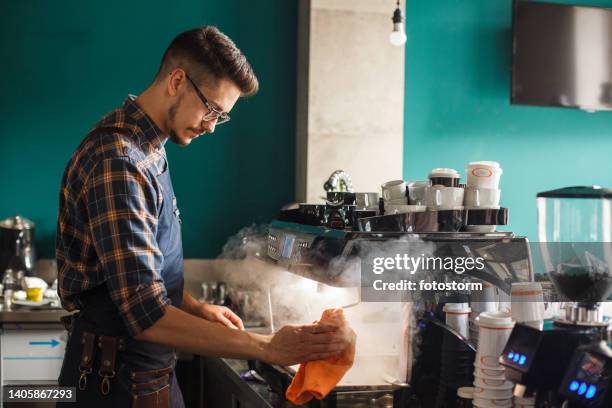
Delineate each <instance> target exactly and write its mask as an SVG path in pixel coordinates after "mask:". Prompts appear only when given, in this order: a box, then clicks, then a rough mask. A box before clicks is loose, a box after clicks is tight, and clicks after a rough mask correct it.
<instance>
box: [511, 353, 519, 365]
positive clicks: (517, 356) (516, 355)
mask: <svg viewBox="0 0 612 408" xmlns="http://www.w3.org/2000/svg"><path fill="white" fill-rule="evenodd" d="M519 358H520V354H518V353H517V354H515V355H514V358H513V359H512V361H514V362H515V363H518V361H519Z"/></svg>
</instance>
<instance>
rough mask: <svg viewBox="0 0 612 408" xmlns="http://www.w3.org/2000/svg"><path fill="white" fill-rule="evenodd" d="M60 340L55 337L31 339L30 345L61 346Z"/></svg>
mask: <svg viewBox="0 0 612 408" xmlns="http://www.w3.org/2000/svg"><path fill="white" fill-rule="evenodd" d="M59 344H60V342H59V341H57V340H55V339H51V341H31V342H30V345H31V346H51V347H57V346H59Z"/></svg>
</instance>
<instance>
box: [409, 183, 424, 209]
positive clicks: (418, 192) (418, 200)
mask: <svg viewBox="0 0 612 408" xmlns="http://www.w3.org/2000/svg"><path fill="white" fill-rule="evenodd" d="M427 187H429V180H427V181H423V180H421V181H411V182H410V183H408V187H407V188H408V203H409V204H413V205H426V201H425V194H426V192H427Z"/></svg>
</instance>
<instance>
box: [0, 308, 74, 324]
mask: <svg viewBox="0 0 612 408" xmlns="http://www.w3.org/2000/svg"><path fill="white" fill-rule="evenodd" d="M68 314H70V313H69V312H67V311H65V310H64V309H50V310H28V309H13V310H1V311H0V324H5V323H57V324H60V318H61V317H62V316H66V315H68Z"/></svg>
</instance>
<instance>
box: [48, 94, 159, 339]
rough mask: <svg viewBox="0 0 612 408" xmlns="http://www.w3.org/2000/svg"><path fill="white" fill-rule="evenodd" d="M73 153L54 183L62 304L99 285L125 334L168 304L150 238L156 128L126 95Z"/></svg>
mask: <svg viewBox="0 0 612 408" xmlns="http://www.w3.org/2000/svg"><path fill="white" fill-rule="evenodd" d="M98 127H113V128H119V129H124V130H126V131H129V132H119V131H115V132H113V131H112V130H109V131H103V132H98V133H93V134H92V133H90V134H89V135H88V136H87V137H86V138H85V139H84V140H83V141H82V142H81V144H80V145H79V147H78V148H77V150H76V151H75V153H74V154H73V155H72V158H71V159H70V161H69V163H68V165H67V167H66V170H65V172H64V176H63V179H62V185H61V190H60V206H59V216H58V225H57V236H56V257H57V263H58V278H59V288H58V289H59V295H60V298H61V301H62V305H63V306H64V308H65V309H67V310H68V311H72V310H75V309H77V308H79V305H78V298H79V295H80V294H82V293H83V292H84V291H87V290H89V289H93V288H95V287H97V286H99V285H102V284H106V286H107V290H108V291H109V294H110V297H111V299H112V300H113V302H114V304H115V305H116V306H117V309H118V311H119V314H120V315H121V318H122V320H123V322H124V324H125V327H126V330H127V332H128V333H129V334H130V335H131V336H135V335H136V334H138V333H140V332H142V331H143V330H145V329H146V328H148V327H150V326H151V325H153V323H155V321H157V320H158V319H159V318H161V317H162V316H163V315H164V313H165V307H166V305H168V304H169V303H170V300H169V299H168V296H167V294H166V288H165V286H164V282H163V279H162V277H161V270H162V264H163V254H162V253H161V251H160V249H159V247H158V245H157V241H156V230H157V223H158V214H159V211H160V209H161V201H162V194H161V188H160V185H159V183H158V181H157V177H156V176H157V175H158V174H160V173H161V172H162V171H164V170H165V168H166V166H167V161H166V153H165V150H164V143H165V141H166V137H165V136H163V135H162V132H161V130H160V129H159V128H158V127H157V126H156V125H155V124H154V123H153V121H152V120H151V119H150V118H149V117H148V116H147V115H146V114H145V113H144V112H143V111H142V110H141V109H140V107H139V106H138V105H137V104H136V102H135V100H134V97H133V96H129V97H128V98H127V99H126V101H125V103H124V105H123V106H122V107H120V108H117V109H115V110H114V111H112V112H110V113H109V114H107V115H106V116H105V117H104V118H103V119H102V120H101V121H100V122H99V123H98V124H97V125H96V128H98Z"/></svg>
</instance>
